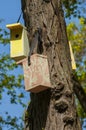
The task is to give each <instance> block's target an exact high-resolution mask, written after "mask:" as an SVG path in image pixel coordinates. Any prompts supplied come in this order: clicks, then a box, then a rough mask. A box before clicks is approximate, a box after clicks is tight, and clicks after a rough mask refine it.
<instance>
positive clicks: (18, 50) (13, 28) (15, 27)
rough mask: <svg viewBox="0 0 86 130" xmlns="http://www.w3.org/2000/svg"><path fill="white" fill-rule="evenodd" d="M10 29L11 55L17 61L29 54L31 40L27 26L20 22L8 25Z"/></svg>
mask: <svg viewBox="0 0 86 130" xmlns="http://www.w3.org/2000/svg"><path fill="white" fill-rule="evenodd" d="M7 28H9V29H10V35H11V36H10V42H11V45H10V55H11V58H13V59H14V60H15V61H19V60H22V59H24V58H25V57H27V56H28V53H29V42H28V37H27V31H26V28H25V27H24V26H23V25H21V24H20V23H16V24H11V25H7Z"/></svg>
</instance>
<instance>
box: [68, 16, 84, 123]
mask: <svg viewBox="0 0 86 130" xmlns="http://www.w3.org/2000/svg"><path fill="white" fill-rule="evenodd" d="M67 34H68V39H69V41H70V42H71V44H72V47H73V51H74V56H75V60H76V64H77V70H76V75H77V77H78V80H79V81H80V83H81V84H82V86H83V88H84V91H86V19H85V18H83V17H82V18H80V19H79V22H78V24H75V23H70V24H69V25H68V26H67ZM77 111H78V114H79V116H80V117H81V119H82V121H83V119H84V118H86V113H85V112H84V110H83V108H82V107H81V105H80V103H79V101H78V100H77Z"/></svg>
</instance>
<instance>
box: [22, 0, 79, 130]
mask: <svg viewBox="0 0 86 130" xmlns="http://www.w3.org/2000/svg"><path fill="white" fill-rule="evenodd" d="M21 4H22V11H23V17H24V21H25V26H26V27H27V30H28V37H29V41H30V44H33V43H32V41H33V38H34V35H35V33H37V32H38V34H39V37H38V38H37V41H36V42H38V44H37V50H35V53H41V54H43V55H47V57H48V64H49V72H50V80H51V84H52V87H53V88H52V89H51V90H50V89H49V90H46V91H43V92H40V93H38V94H33V93H31V102H30V105H29V106H28V113H29V116H28V117H27V120H26V127H27V128H26V129H27V130H81V126H80V122H79V119H78V116H77V113H76V107H75V102H74V94H73V84H72V80H71V73H72V67H71V60H70V51H69V46H68V40H67V34H66V24H65V21H64V15H63V10H62V3H61V0H21Z"/></svg>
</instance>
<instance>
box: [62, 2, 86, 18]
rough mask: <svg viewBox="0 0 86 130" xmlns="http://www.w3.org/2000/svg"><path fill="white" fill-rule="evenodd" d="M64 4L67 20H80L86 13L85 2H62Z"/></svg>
mask: <svg viewBox="0 0 86 130" xmlns="http://www.w3.org/2000/svg"><path fill="white" fill-rule="evenodd" d="M62 2H63V8H64V10H65V11H64V14H65V17H66V18H71V16H73V17H78V18H80V17H82V15H83V13H84V12H86V8H85V6H86V1H85V0H62Z"/></svg>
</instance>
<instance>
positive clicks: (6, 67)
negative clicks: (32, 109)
mask: <svg viewBox="0 0 86 130" xmlns="http://www.w3.org/2000/svg"><path fill="white" fill-rule="evenodd" d="M0 23H1V21H0ZM8 43H9V33H8V32H7V31H6V30H4V29H2V28H0V46H3V48H4V46H7V45H9V44H8ZM17 69H18V66H17V65H16V63H15V62H14V61H13V60H12V59H11V58H10V56H9V54H6V53H5V52H4V53H1V52H0V104H1V103H2V101H3V94H4V93H5V94H6V96H8V99H9V100H10V103H11V104H20V105H21V106H22V107H25V106H26V105H25V104H24V103H23V100H22V99H23V98H24V97H25V95H24V93H23V88H24V86H23V83H22V81H23V75H20V74H14V72H17ZM21 116H22V115H21ZM21 122H22V117H20V118H18V117H17V116H15V117H11V116H10V113H8V112H6V113H5V116H3V115H2V114H0V130H3V128H4V127H7V128H8V129H9V130H23V122H22V123H21Z"/></svg>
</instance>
